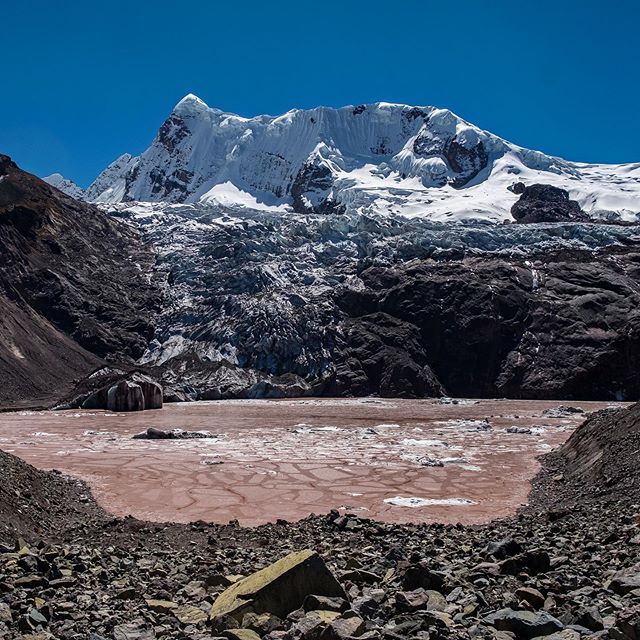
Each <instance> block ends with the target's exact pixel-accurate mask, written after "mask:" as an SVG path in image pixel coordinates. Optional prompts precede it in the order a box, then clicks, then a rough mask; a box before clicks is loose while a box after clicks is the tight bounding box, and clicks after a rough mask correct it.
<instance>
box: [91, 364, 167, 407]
mask: <svg viewBox="0 0 640 640" xmlns="http://www.w3.org/2000/svg"><path fill="white" fill-rule="evenodd" d="M81 407H82V408H83V409H107V410H109V411H144V410H145V409H161V408H162V387H161V386H160V385H159V384H158V383H157V382H155V381H154V380H152V379H151V378H149V377H148V376H145V375H143V374H141V373H133V374H130V375H128V376H126V377H124V378H122V379H120V380H117V381H115V382H114V381H111V382H110V383H109V384H107V385H105V386H103V387H101V388H100V389H98V390H97V391H94V392H93V393H92V394H91V395H89V396H88V397H87V398H85V400H84V401H83V402H82V404H81Z"/></svg>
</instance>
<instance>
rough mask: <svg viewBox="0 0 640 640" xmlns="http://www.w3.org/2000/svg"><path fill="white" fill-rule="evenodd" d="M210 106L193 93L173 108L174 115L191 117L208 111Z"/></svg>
mask: <svg viewBox="0 0 640 640" xmlns="http://www.w3.org/2000/svg"><path fill="white" fill-rule="evenodd" d="M208 109H209V106H208V105H207V103H206V102H205V101H204V100H201V99H200V98H198V96H196V95H195V94H193V93H187V95H186V96H184V98H182V100H180V101H179V102H178V104H176V106H175V107H174V108H173V113H176V114H179V115H190V114H197V113H202V112H203V111H207V110H208Z"/></svg>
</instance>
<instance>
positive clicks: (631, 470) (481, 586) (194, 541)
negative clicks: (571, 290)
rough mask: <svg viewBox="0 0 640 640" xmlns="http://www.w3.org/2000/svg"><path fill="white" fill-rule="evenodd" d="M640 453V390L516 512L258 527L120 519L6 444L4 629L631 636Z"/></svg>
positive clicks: (635, 624) (107, 634)
mask: <svg viewBox="0 0 640 640" xmlns="http://www.w3.org/2000/svg"><path fill="white" fill-rule="evenodd" d="M639 451H640V405H634V406H633V407H631V408H630V409H620V410H607V411H604V412H600V413H598V414H595V415H594V416H592V417H591V418H590V419H589V420H587V422H586V423H584V424H583V425H582V426H581V427H580V428H579V429H578V430H577V431H576V433H575V434H574V435H573V436H572V437H571V438H570V440H569V441H568V442H567V444H565V445H564V446H563V447H562V448H561V449H560V450H559V451H557V452H555V453H552V454H550V455H548V456H546V458H545V460H544V468H543V471H542V472H541V473H540V474H539V476H538V477H537V478H536V480H535V483H534V487H533V491H532V494H531V502H530V505H529V506H528V507H527V508H526V509H524V510H523V511H522V512H521V513H519V514H518V515H517V516H515V517H513V518H510V519H507V520H502V521H497V522H494V523H492V524H490V525H486V526H478V527H462V526H445V525H440V524H422V525H394V524H381V523H377V522H374V521H371V520H367V519H363V518H358V517H356V516H353V515H348V514H347V515H344V514H338V513H337V512H333V513H330V514H326V515H319V516H310V517H308V518H306V519H304V520H302V521H300V522H297V523H286V522H277V523H274V524H269V525H265V526H261V527H257V528H253V529H244V528H241V527H239V526H238V525H237V524H236V523H229V524H228V525H225V526H220V525H209V524H205V523H202V522H196V523H191V524H190V525H175V524H157V523H148V522H140V521H136V520H134V519H132V518H125V519H117V518H113V517H111V516H109V515H108V514H106V513H104V512H103V511H101V510H100V509H99V508H98V507H97V506H96V504H95V503H94V502H93V499H92V497H91V495H90V493H89V492H88V490H87V488H86V486H85V485H83V484H82V483H80V482H78V481H76V480H73V479H70V478H67V477H64V476H62V475H60V474H56V473H45V472H40V471H37V470H35V469H34V468H32V467H30V466H29V465H26V464H25V463H23V462H21V461H20V460H18V459H17V458H15V457H13V456H11V455H9V454H5V453H2V454H0V542H1V544H0V638H30V639H31V640H36V639H37V640H40V639H42V640H44V639H46V638H59V639H62V638H65V639H66V638H70V639H71V638H73V639H87V638H88V639H91V640H102V639H112V638H113V639H115V640H149V639H152V638H193V639H200V640H204V639H210V638H219V637H224V638H230V639H237V640H256V639H257V638H263V639H268V640H289V639H291V640H294V639H295V640H298V639H299V640H314V639H319V640H337V639H340V640H342V639H346V638H362V639H365V638H381V639H385V640H396V639H400V638H421V639H426V638H457V637H460V638H505V639H506V638H514V637H515V638H534V637H539V636H546V637H548V638H554V639H556V638H566V639H573V638H581V637H600V638H614V639H616V640H624V639H626V638H631V639H633V638H637V637H640V564H638V560H639V559H638V551H639V550H640V474H638V471H637V469H638V452H639ZM291 553H294V554H297V555H293V556H289V557H288V558H287V559H286V560H284V561H282V560H281V559H282V558H284V557H287V556H288V554H291ZM279 560H280V562H279V563H278V564H277V565H275V567H273V566H271V565H272V564H273V563H274V562H276V561H279ZM265 568H267V570H266V571H262V572H261V573H259V574H257V575H255V574H256V572H258V571H260V570H262V569H265ZM243 578H245V579H244V580H243ZM232 585H234V586H232ZM230 586H232V589H231V591H228V589H229V587H230ZM234 590H235V591H236V592H239V593H240V595H242V593H243V592H244V594H245V595H244V598H241V599H239V600H238V599H237V598H236V599H234V595H235V596H238V593H235V594H234ZM223 592H224V593H225V595H224V596H223V597H222V598H219V596H220V594H221V593H223ZM230 602H231V604H229V603H230ZM212 604H213V608H212Z"/></svg>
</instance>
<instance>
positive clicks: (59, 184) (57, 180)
mask: <svg viewBox="0 0 640 640" xmlns="http://www.w3.org/2000/svg"><path fill="white" fill-rule="evenodd" d="M42 179H43V180H44V181H45V182H46V183H47V184H50V185H51V186H52V187H55V188H56V189H58V190H59V191H62V193H66V194H67V195H68V196H71V197H72V198H76V199H77V200H79V199H80V198H82V196H83V195H84V189H82V188H81V187H79V186H78V185H77V184H76V183H75V182H73V180H69V179H68V178H65V177H64V176H63V175H62V174H61V173H52V174H51V175H50V176H46V177H45V178H42Z"/></svg>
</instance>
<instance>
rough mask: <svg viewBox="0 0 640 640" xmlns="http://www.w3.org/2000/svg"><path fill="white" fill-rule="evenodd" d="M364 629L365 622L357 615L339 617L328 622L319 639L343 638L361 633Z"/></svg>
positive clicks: (342, 639) (332, 639)
mask: <svg viewBox="0 0 640 640" xmlns="http://www.w3.org/2000/svg"><path fill="white" fill-rule="evenodd" d="M364 629H365V623H364V620H363V619H362V618H359V617H358V616H351V617H349V618H347V617H340V618H336V619H335V620H334V621H333V622H332V623H331V624H329V626H328V627H327V628H326V629H325V630H324V631H323V632H322V635H321V636H320V638H321V640H344V639H345V638H352V637H354V636H359V635H361V634H362V632H363V631H364Z"/></svg>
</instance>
